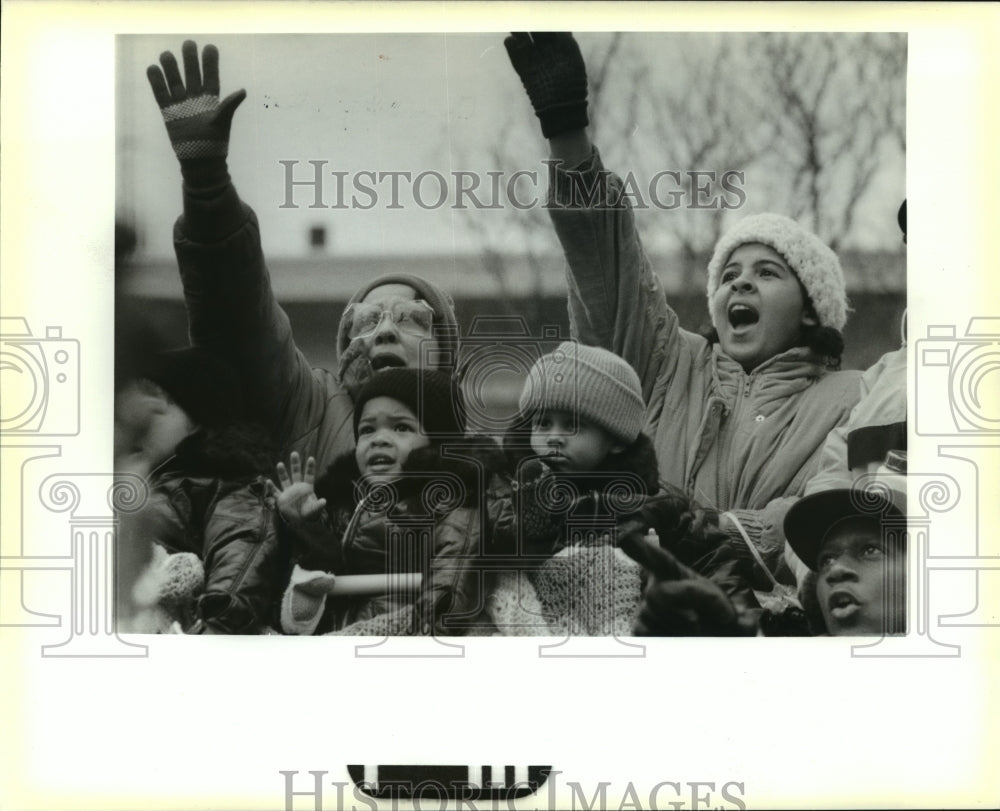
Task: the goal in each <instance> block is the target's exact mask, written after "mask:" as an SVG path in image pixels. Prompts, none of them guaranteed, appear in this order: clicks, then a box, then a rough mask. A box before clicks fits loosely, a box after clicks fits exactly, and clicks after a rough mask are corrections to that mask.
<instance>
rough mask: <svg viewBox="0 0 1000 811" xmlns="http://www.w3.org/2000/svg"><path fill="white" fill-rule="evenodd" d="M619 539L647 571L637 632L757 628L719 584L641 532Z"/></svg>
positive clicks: (717, 632)
mask: <svg viewBox="0 0 1000 811" xmlns="http://www.w3.org/2000/svg"><path fill="white" fill-rule="evenodd" d="M618 543H619V546H620V547H621V549H622V550H623V551H624V552H625V553H626V554H627V555H628V556H629V557H630V558H632V559H633V560H634V561H636V562H637V563H639V564H641V565H642V566H643V567H644V568H645V569H646V571H647V572H648V575H649V576H648V578H647V580H646V585H645V588H644V589H643V593H642V605H641V607H640V609H639V614H638V616H637V617H636V620H635V625H634V627H633V631H634V633H635V635H636V636H743V635H752V634H753V633H754V632H755V631H756V628H755V627H754V626H753V624H752V623H751V622H747V621H744V617H742V616H741V615H740V613H739V612H738V611H737V609H736V607H735V606H734V605H733V603H732V602H731V601H730V599H729V598H728V597H727V596H726V594H725V592H723V591H722V589H721V588H719V587H718V586H717V585H716V584H715V583H713V582H712V581H711V580H708V579H706V578H704V577H701V576H699V575H697V574H695V573H694V572H693V571H692V570H691V569H689V568H688V567H687V566H684V565H683V564H681V563H680V562H679V561H678V560H677V559H676V558H675V557H674V556H673V555H672V554H670V552H668V551H667V550H666V549H663V548H661V547H660V546H658V545H655V544H653V543H650V542H649V541H648V540H646V538H645V537H643V535H642V534H641V533H640V532H636V531H633V532H629V533H627V534H625V535H623V536H621V537H619V541H618Z"/></svg>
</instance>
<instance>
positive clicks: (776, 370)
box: [712, 344, 828, 404]
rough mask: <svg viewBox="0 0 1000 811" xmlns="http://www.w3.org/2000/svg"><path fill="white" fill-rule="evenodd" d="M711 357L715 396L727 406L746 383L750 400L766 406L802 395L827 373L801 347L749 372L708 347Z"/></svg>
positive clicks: (793, 348)
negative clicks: (751, 387)
mask: <svg viewBox="0 0 1000 811" xmlns="http://www.w3.org/2000/svg"><path fill="white" fill-rule="evenodd" d="M712 354H713V361H714V362H713V372H714V376H715V382H716V385H717V387H718V392H719V394H720V396H722V398H723V399H724V400H725V401H726V402H727V403H729V404H732V403H734V402H736V400H737V398H738V396H739V392H740V390H741V389H743V388H744V387H746V385H747V383H750V384H751V385H752V386H753V396H754V398H756V399H757V400H758V401H759V402H761V403H766V402H769V401H771V400H781V399H784V398H786V397H789V396H791V395H793V394H796V393H798V392H800V391H803V390H804V389H806V388H808V387H809V386H811V385H812V384H813V383H814V382H815V381H816V380H817V379H819V378H821V377H823V376H824V375H825V374H826V373H827V371H828V370H827V368H826V365H825V364H824V363H823V361H822V359H820V358H819V357H818V356H817V355H816V354H815V353H814V352H813V351H812V350H810V349H809V348H808V347H805V346H794V347H792V348H791V349H788V350H785V351H784V352H781V353H780V354H777V355H775V356H774V357H773V358H770V359H768V360H766V361H764V362H763V363H762V364H761V365H760V366H758V367H757V368H755V369H753V370H752V371H750V372H746V371H744V370H743V367H742V366H741V365H740V364H739V363H738V362H736V361H735V360H733V359H732V358H731V357H729V355H727V354H725V353H724V352H723V351H722V349H721V347H720V346H719V344H715V345H714V346H713V347H712Z"/></svg>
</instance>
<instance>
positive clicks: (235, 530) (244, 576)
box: [198, 477, 282, 634]
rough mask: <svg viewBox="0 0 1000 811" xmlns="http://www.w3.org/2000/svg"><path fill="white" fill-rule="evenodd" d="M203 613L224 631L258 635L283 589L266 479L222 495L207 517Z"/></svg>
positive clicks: (216, 627)
mask: <svg viewBox="0 0 1000 811" xmlns="http://www.w3.org/2000/svg"><path fill="white" fill-rule="evenodd" d="M202 560H203V562H204V565H205V591H204V593H203V594H202V595H201V597H200V598H199V599H198V614H199V616H200V618H201V619H202V620H204V621H205V622H206V623H207V624H208V625H209V626H211V627H213V628H214V629H216V630H220V631H222V632H224V633H231V634H254V633H259V632H260V631H261V630H262V629H263V627H264V625H265V624H266V623H267V622H268V620H269V618H270V615H271V612H272V609H273V608H274V603H275V600H276V598H277V596H278V594H279V593H280V588H281V585H282V584H281V583H280V582H279V581H280V573H281V561H280V556H279V547H278V540H277V534H276V531H275V522H274V513H273V511H272V510H271V508H270V506H269V504H268V501H267V499H266V490H265V485H264V479H263V477H260V478H258V479H256V480H254V481H253V482H252V483H250V484H249V485H246V486H243V487H238V488H235V489H232V490H229V491H228V492H223V493H221V494H220V496H219V498H218V499H217V500H216V502H215V504H214V506H213V508H212V509H211V512H210V513H209V515H208V516H207V518H206V522H205V532H204V547H203V554H202Z"/></svg>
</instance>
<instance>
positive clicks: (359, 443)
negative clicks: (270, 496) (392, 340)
mask: <svg viewBox="0 0 1000 811" xmlns="http://www.w3.org/2000/svg"><path fill="white" fill-rule="evenodd" d="M462 429H463V419H462V407H461V401H460V399H459V398H458V389H457V387H456V386H455V385H454V384H453V379H452V377H451V375H449V374H447V373H444V372H439V371H432V370H423V371H421V370H418V369H409V368H397V369H386V370H384V371H382V372H380V373H379V374H377V375H375V376H373V377H372V378H371V379H370V380H369V381H368V383H366V384H365V385H364V386H363V387H362V389H361V390H360V391H359V393H358V396H357V399H356V400H355V411H354V433H355V440H356V447H355V450H354V451H353V452H351V453H348V454H344V455H342V456H341V457H339V458H338V459H337V460H335V461H334V463H333V464H332V465H331V466H330V467H329V468H328V469H327V471H326V472H325V473H324V474H323V475H322V476H321V477H320V478H319V480H318V481H317V482H316V484H315V488H314V487H313V476H314V472H315V463H314V461H313V459H311V458H310V459H308V460H307V461H306V465H305V469H304V471H301V470H300V469H299V460H298V457H297V456H295V455H293V456H292V457H291V467H292V470H291V474H289V473H288V471H286V470H285V468H284V466H283V465H279V469H278V478H279V482H280V484H281V491H280V492H278V493H277V498H278V509H279V511H280V513H281V516H282V518H283V519H284V520H285V522H286V524H287V525H288V526H289V527H290V529H291V530H292V533H293V548H294V549H295V550H296V556H297V565H296V567H295V570H294V572H293V574H292V581H291V583H290V584H289V586H288V588H287V589H286V591H285V597H284V600H283V603H282V615H281V616H282V629H283V630H284V631H285V632H286V633H295V634H313V633H326V632H330V631H338V632H341V633H347V634H356V635H384V634H409V633H431V632H432V630H433V631H435V632H437V633H459V632H460V631H459V630H458V629H459V626H457V625H454V626H449V625H448V623H447V622H446V617H445V615H446V614H449V613H450V614H452V615H455V616H458V615H461V614H465V613H469V612H470V611H471V610H473V609H477V608H478V600H479V590H478V583H479V577H478V573H474V572H471V571H470V570H469V567H468V564H469V563H470V562H471V560H472V559H473V556H474V555H475V554H476V553H477V552H478V548H479V537H480V525H479V523H480V512H479V509H478V492H479V489H478V469H477V468H476V467H475V465H474V464H472V463H468V462H463V461H462V460H460V459H455V458H449V457H445V456H444V455H443V454H442V452H441V448H442V444H443V443H447V444H448V445H449V447H451V446H458V445H461V444H462ZM435 493H437V497H435V495H434V494H435ZM398 573H419V574H421V575H422V576H423V580H422V584H421V585H420V588H419V591H418V592H416V593H413V592H408V593H402V592H400V591H398V590H396V591H390V592H389V593H385V594H378V595H375V596H372V595H365V596H360V597H344V598H340V597H336V598H328V596H327V595H328V593H329V591H330V590H332V589H333V588H334V584H335V583H336V577H337V576H338V575H358V574H371V575H388V574H398ZM330 574H333V577H332V578H331V577H330V576H329V575H330Z"/></svg>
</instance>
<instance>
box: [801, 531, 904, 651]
mask: <svg viewBox="0 0 1000 811" xmlns="http://www.w3.org/2000/svg"><path fill="white" fill-rule="evenodd" d="M817 574H818V579H817V583H816V597H817V598H818V600H819V605H820V610H821V611H822V612H823V619H824V620H825V622H826V627H827V630H828V631H829V632H830V633H831V634H832V635H834V636H836V635H839V634H852V635H861V634H878V635H881V634H884V633H887V630H888V629H889V627H890V626H889V624H887V622H888V621H889V620H892V621H893V623H892V627H897V628H901V627H903V622H901V620H902V617H900V616H895V613H896V611H897V610H898V611H905V609H904V608H903V607H904V606H905V604H906V601H905V599H902V597H903V596H904V595H903V589H904V585H905V582H906V581H905V574H906V557H905V555H904V554H902V553H901V552H900V551H899V550H898V549H897V548H895V547H892V548H890V547H888V546H887V542H886V541H885V540H883V539H882V535H881V531H880V529H879V526H878V523H877V522H874V521H872V520H870V519H863V518H859V519H848V520H846V521H844V522H842V523H841V524H840V525H838V526H837V527H835V528H834V529H833V530H832V532H831V533H830V535H828V536H827V538H826V539H824V541H823V545H822V546H821V547H820V552H819V557H818V558H817ZM886 589H889V591H888V593H887V592H886ZM893 607H898V608H893Z"/></svg>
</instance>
